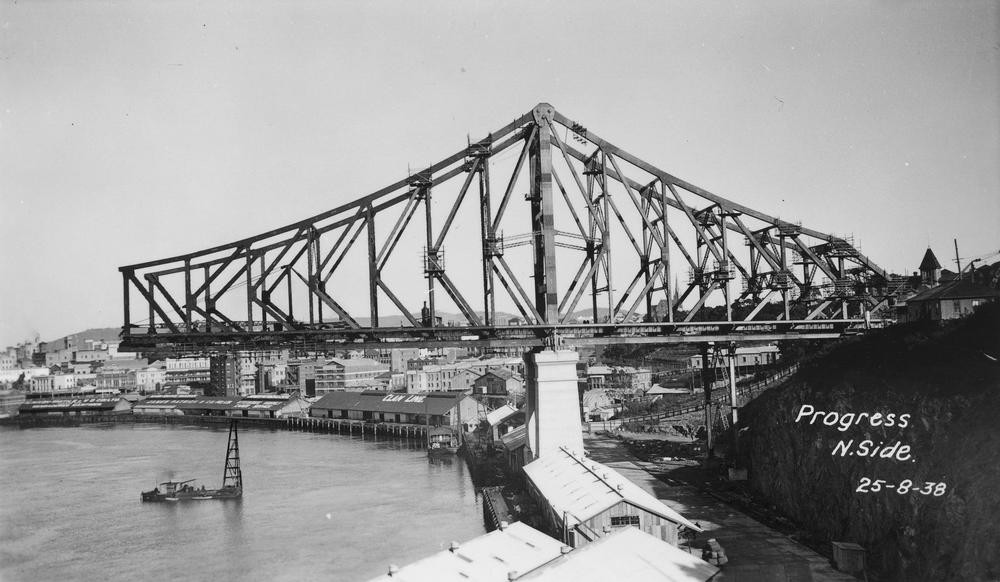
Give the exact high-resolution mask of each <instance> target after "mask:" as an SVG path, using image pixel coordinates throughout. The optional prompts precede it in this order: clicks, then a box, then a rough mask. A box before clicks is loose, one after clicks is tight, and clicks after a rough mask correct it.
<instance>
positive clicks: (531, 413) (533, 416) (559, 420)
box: [524, 349, 583, 462]
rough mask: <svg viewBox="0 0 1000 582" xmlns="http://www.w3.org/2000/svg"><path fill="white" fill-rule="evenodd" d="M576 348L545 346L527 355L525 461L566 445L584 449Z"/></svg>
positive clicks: (577, 449)
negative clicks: (526, 449) (526, 448)
mask: <svg viewBox="0 0 1000 582" xmlns="http://www.w3.org/2000/svg"><path fill="white" fill-rule="evenodd" d="M579 359H580V356H579V354H577V353H576V352H575V351H573V350H559V349H555V350H553V349H544V350H537V351H532V352H528V353H526V354H525V355H524V369H525V385H526V389H527V396H528V399H527V406H526V416H527V423H526V424H527V427H528V428H527V430H528V451H527V453H526V455H525V462H531V461H533V460H535V459H537V458H539V457H541V456H543V455H546V454H551V453H554V452H556V451H558V450H559V448H560V447H566V448H567V449H569V450H572V451H577V452H580V453H582V452H583V425H582V423H581V422H580V393H579V388H577V372H576V363H577V362H578V361H579Z"/></svg>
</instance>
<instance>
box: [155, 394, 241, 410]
mask: <svg viewBox="0 0 1000 582" xmlns="http://www.w3.org/2000/svg"><path fill="white" fill-rule="evenodd" d="M239 401H240V399H239V398H224V397H212V396H206V397H198V396H195V397H193V398H192V397H190V396H187V397H185V396H170V397H164V398H160V397H150V398H147V399H146V400H145V401H143V403H142V404H143V405H150V404H156V405H173V406H174V407H176V408H179V409H181V410H229V409H231V408H232V407H233V405H234V404H236V403H237V402H239Z"/></svg>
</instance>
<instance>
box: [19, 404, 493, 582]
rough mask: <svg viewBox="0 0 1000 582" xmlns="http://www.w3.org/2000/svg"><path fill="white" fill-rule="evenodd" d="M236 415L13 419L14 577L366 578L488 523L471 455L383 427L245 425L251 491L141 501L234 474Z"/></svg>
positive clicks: (243, 454) (107, 581)
mask: <svg viewBox="0 0 1000 582" xmlns="http://www.w3.org/2000/svg"><path fill="white" fill-rule="evenodd" d="M226 430H227V429H224V428H222V427H219V428H209V427H195V426H177V425H167V426H164V425H156V424H134V425H133V424H120V425H85V426H81V427H65V428H31V429H24V430H20V429H17V428H7V427H3V428H0V580H3V581H4V582H9V581H18V580H31V581H35V580H59V581H66V580H100V581H102V582H113V581H118V580H122V581H124V580H128V581H134V580H142V581H144V582H149V581H157V580H170V581H171V582H176V581H178V580H212V581H214V582H218V581H220V580H365V579H368V578H371V577H374V576H377V575H379V574H382V573H384V572H385V571H386V570H387V568H388V565H389V564H390V563H394V564H399V565H403V564H406V563H408V562H411V561H413V560H415V559H419V558H421V557H423V556H426V555H428V554H430V553H433V552H435V551H438V550H439V549H443V548H446V547H447V546H448V544H449V543H450V542H451V541H452V540H459V541H461V540H467V539H470V538H472V537H475V536H477V535H479V534H482V533H483V532H484V529H483V525H482V509H481V505H480V501H479V500H478V499H477V497H476V494H475V491H474V489H473V485H472V481H471V478H470V475H469V472H468V470H467V468H466V466H465V464H464V463H463V462H462V461H461V460H460V459H458V458H454V459H446V460H431V459H428V457H427V454H426V452H425V451H424V450H423V449H420V448H417V447H416V446H414V445H413V444H411V443H408V442H407V441H400V440H397V441H375V440H373V437H372V436H370V435H367V436H366V439H367V440H365V438H362V437H359V436H355V437H350V436H346V435H336V434H317V433H301V432H288V431H280V430H262V429H252V428H245V429H244V428H241V430H240V458H241V461H242V466H243V483H244V489H243V491H244V492H243V499H242V501H200V502H196V501H192V502H186V503H169V504H168V503H141V502H140V501H139V493H140V491H141V490H148V489H152V487H153V485H154V484H155V483H157V482H159V481H164V480H167V479H169V478H176V479H189V478H195V477H197V478H199V479H200V481H201V483H202V484H204V485H205V486H206V487H208V488H213V487H218V486H219V485H221V481H222V472H223V465H224V461H225V451H226V438H227V432H226Z"/></svg>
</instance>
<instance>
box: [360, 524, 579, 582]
mask: <svg viewBox="0 0 1000 582" xmlns="http://www.w3.org/2000/svg"><path fill="white" fill-rule="evenodd" d="M562 545H563V544H562V542H560V541H559V540H556V539H554V538H551V537H549V536H547V535H545V534H543V533H542V532H540V531H538V530H536V529H534V528H532V527H530V526H527V525H525V524H523V523H521V522H515V523H512V524H510V525H509V526H507V527H506V528H504V529H502V530H501V529H498V530H495V531H492V532H490V533H488V534H485V535H481V536H479V537H477V538H473V539H471V540H469V541H467V542H464V543H462V544H458V545H457V547H455V548H454V549H448V550H444V551H442V552H438V553H436V554H434V555H432V556H429V557H427V558H424V559H423V560H419V561H416V562H413V563H412V564H408V565H406V566H403V567H402V568H400V569H399V571H397V572H395V573H394V574H393V575H392V576H389V575H388V574H384V575H382V576H379V577H378V578H373V579H372V580H371V582H390V581H391V582H399V581H402V582H418V581H419V582H424V581H427V580H435V581H439V582H450V581H453V580H454V581H461V582H469V581H478V582H487V581H490V582H492V581H496V582H506V581H507V580H509V578H508V575H509V573H510V572H528V571H530V570H534V569H535V568H538V567H539V566H541V565H543V564H545V563H547V562H549V561H551V560H554V559H555V558H557V557H559V555H560V550H561V548H562Z"/></svg>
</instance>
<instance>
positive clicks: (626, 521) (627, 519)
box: [611, 515, 639, 527]
mask: <svg viewBox="0 0 1000 582" xmlns="http://www.w3.org/2000/svg"><path fill="white" fill-rule="evenodd" d="M626 525H634V526H638V525H639V516H638V515H620V516H616V517H612V518H611V527H625V526H626Z"/></svg>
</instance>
